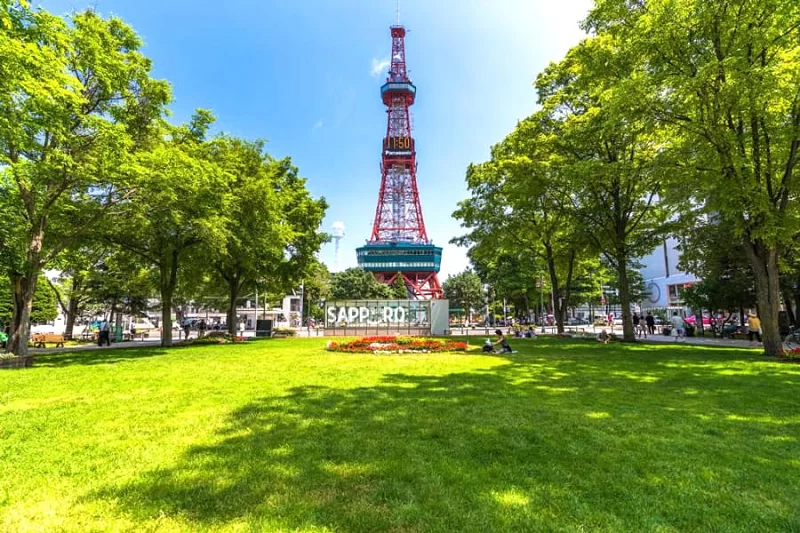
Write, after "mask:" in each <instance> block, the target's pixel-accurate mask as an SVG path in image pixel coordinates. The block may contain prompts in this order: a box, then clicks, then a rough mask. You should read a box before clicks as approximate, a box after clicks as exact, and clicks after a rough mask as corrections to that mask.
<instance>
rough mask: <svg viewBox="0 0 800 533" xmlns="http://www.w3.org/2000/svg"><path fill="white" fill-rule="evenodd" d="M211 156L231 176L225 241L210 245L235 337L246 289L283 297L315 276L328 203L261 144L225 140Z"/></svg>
mask: <svg viewBox="0 0 800 533" xmlns="http://www.w3.org/2000/svg"><path fill="white" fill-rule="evenodd" d="M210 153H211V157H212V159H213V160H214V161H215V162H216V163H217V164H218V165H219V166H220V167H221V168H223V169H224V170H225V171H226V172H227V174H228V175H229V176H230V179H229V181H228V184H227V186H228V193H229V194H230V202H229V204H228V209H227V217H228V222H227V224H226V234H227V235H226V239H225V241H224V244H220V243H218V242H215V241H208V242H207V244H208V245H209V246H211V247H214V248H216V256H215V259H214V261H213V263H212V264H213V266H214V273H215V274H216V275H217V276H218V277H219V278H220V279H221V280H222V281H223V282H224V284H225V286H226V289H227V297H228V330H229V333H231V334H232V335H233V334H235V333H236V302H237V301H238V299H239V295H240V294H242V291H245V290H253V289H255V288H259V289H260V290H261V291H262V292H263V291H265V290H266V291H268V292H283V293H284V294H285V293H286V292H287V291H288V290H289V289H291V288H292V287H295V286H297V285H299V284H300V282H301V281H304V280H305V279H306V278H309V277H311V276H313V275H314V272H315V269H316V268H317V267H318V264H319V263H318V261H317V260H316V259H315V257H314V254H315V253H316V252H317V251H319V248H320V246H321V245H322V243H323V242H325V241H326V240H327V236H326V235H325V234H323V233H321V232H319V231H318V230H319V227H320V225H321V224H322V219H323V217H324V215H325V209H326V208H327V204H326V202H325V200H324V199H320V200H316V199H314V198H312V197H311V194H310V193H309V191H308V189H306V186H305V180H304V179H302V178H300V177H299V176H298V175H297V168H296V167H294V166H293V165H292V164H291V161H290V160H289V159H283V160H280V161H278V160H274V159H273V158H271V157H270V156H269V155H267V154H266V153H265V152H264V143H263V142H262V141H256V142H247V141H243V140H240V139H236V138H232V137H224V136H223V137H220V138H217V139H215V140H213V141H212V142H211V143H210ZM209 255H212V256H213V255H214V251H211V252H209Z"/></svg>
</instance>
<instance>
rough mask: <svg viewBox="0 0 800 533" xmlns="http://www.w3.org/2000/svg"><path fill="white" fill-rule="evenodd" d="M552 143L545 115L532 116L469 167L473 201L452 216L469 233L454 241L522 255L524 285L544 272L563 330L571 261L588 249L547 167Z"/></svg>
mask: <svg viewBox="0 0 800 533" xmlns="http://www.w3.org/2000/svg"><path fill="white" fill-rule="evenodd" d="M553 141H554V136H553V132H552V131H551V128H550V127H549V119H548V115H547V114H545V113H541V112H540V113H536V114H534V115H533V116H531V117H530V118H528V119H526V120H524V121H522V122H521V123H520V124H518V125H517V128H516V129H515V130H514V132H513V133H512V134H511V135H509V136H508V137H506V139H504V140H503V141H502V142H501V143H499V144H498V145H496V146H495V147H493V148H492V159H491V161H489V162H487V163H483V164H481V165H470V167H469V169H468V171H467V185H468V187H469V189H470V191H471V192H472V196H471V198H469V199H467V200H465V201H463V202H461V203H460V204H459V209H458V210H457V211H456V213H455V215H454V216H455V217H456V218H459V219H461V220H462V221H463V223H464V225H465V226H466V227H468V228H470V229H471V232H470V233H469V234H468V235H466V236H464V237H461V238H458V239H455V242H457V243H460V244H472V245H473V246H475V245H479V244H485V243H491V247H493V248H494V253H495V254H497V253H498V252H499V253H501V254H508V255H510V256H519V255H520V252H521V253H522V254H524V255H527V257H528V259H527V262H528V263H529V265H530V266H529V267H528V268H524V269H523V271H526V272H527V271H532V272H530V275H529V277H528V280H527V283H525V286H526V287H527V288H530V287H531V285H532V284H533V281H534V279H536V278H537V277H540V273H541V272H542V271H544V272H546V273H547V276H548V282H549V288H550V293H551V296H552V298H551V301H552V302H553V307H554V314H555V316H556V321H557V324H558V328H559V331H562V332H563V330H564V322H565V320H566V310H567V308H568V307H569V305H570V295H571V294H570V293H571V287H572V279H573V276H574V275H575V268H576V264H578V263H579V262H580V261H582V260H583V259H584V258H585V257H588V256H590V255H591V254H593V253H594V252H592V250H591V247H590V246H589V244H590V243H589V242H588V241H587V239H585V238H584V237H583V232H582V231H579V230H580V228H579V227H578V226H577V224H576V219H575V208H574V206H573V205H572V203H571V202H570V191H569V190H568V189H565V188H564V187H562V185H561V184H562V182H563V181H564V177H563V176H562V174H561V169H560V168H559V166H557V165H554V164H553V155H552V154H553V150H554V145H553ZM490 253H491V252H490ZM534 263H538V264H539V265H541V266H539V267H536V266H533V265H534ZM542 267H543V268H542ZM523 294H524V293H523ZM526 303H527V302H526ZM526 307H527V305H526Z"/></svg>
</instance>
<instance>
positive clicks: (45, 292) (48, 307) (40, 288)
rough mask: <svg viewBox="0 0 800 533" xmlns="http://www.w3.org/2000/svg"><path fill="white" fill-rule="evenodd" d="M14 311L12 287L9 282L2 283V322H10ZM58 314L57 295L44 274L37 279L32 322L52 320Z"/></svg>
mask: <svg viewBox="0 0 800 533" xmlns="http://www.w3.org/2000/svg"><path fill="white" fill-rule="evenodd" d="M13 312H14V300H13V295H12V293H11V287H10V285H9V284H7V283H3V284H1V285H0V324H3V325H5V324H10V323H11V319H12V315H13ZM57 316H58V307H57V306H56V295H55V291H53V288H52V287H51V286H50V284H49V283H48V282H47V279H46V278H45V277H44V276H39V279H38V280H37V281H36V293H35V294H34V295H33V303H32V305H31V315H30V318H31V321H32V322H50V321H51V320H55V319H56V317H57Z"/></svg>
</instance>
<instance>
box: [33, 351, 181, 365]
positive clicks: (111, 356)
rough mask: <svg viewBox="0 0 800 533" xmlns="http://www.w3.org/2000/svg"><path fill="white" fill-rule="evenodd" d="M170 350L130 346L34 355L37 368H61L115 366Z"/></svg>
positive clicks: (162, 353)
mask: <svg viewBox="0 0 800 533" xmlns="http://www.w3.org/2000/svg"><path fill="white" fill-rule="evenodd" d="M166 353H168V350H167V349H165V348H161V347H160V346H130V347H124V348H111V349H107V350H103V349H99V348H98V349H83V350H69V351H63V352H55V353H51V354H48V353H46V352H38V353H36V354H34V359H35V365H36V366H37V367H50V368H59V367H65V366H73V365H113V364H116V363H121V362H123V361H131V360H135V359H145V358H148V357H156V356H159V355H165V354H166Z"/></svg>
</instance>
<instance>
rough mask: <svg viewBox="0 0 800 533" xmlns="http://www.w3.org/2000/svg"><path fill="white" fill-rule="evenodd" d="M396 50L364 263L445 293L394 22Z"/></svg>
mask: <svg viewBox="0 0 800 533" xmlns="http://www.w3.org/2000/svg"><path fill="white" fill-rule="evenodd" d="M390 31H391V36H392V56H391V63H390V67H389V74H388V76H387V78H386V83H384V85H383V86H382V87H381V97H382V100H383V103H384V105H385V106H386V113H387V124H386V135H385V137H384V138H383V149H382V154H381V186H380V191H379V193H378V206H377V208H376V210H375V221H374V223H373V225H372V234H371V236H370V239H369V242H368V243H367V245H366V246H364V247H362V248H360V249H359V250H358V255H359V264H360V265H361V266H362V267H364V268H367V269H368V270H370V271H372V272H373V273H374V275H375V277H376V278H377V279H378V281H381V282H383V283H392V282H394V281H395V279H396V277H397V276H398V275H402V276H403V280H404V282H405V285H406V288H407V289H408V292H409V296H411V297H415V298H440V297H441V296H442V288H441V285H440V283H439V278H438V274H437V273H438V271H439V266H440V262H441V251H442V250H441V248H437V247H435V246H433V244H432V243H431V242H430V240H429V239H428V232H427V230H426V229H425V221H424V219H423V216H422V205H421V204H420V199H419V189H418V188H417V153H416V146H415V141H414V136H413V134H412V124H411V111H410V107H411V106H412V105H413V104H414V101H415V99H416V92H417V89H416V87H415V86H414V84H413V83H411V80H410V79H409V77H408V70H407V68H406V51H405V36H406V29H405V27H403V26H401V25H395V26H392V27H391V28H390Z"/></svg>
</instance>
